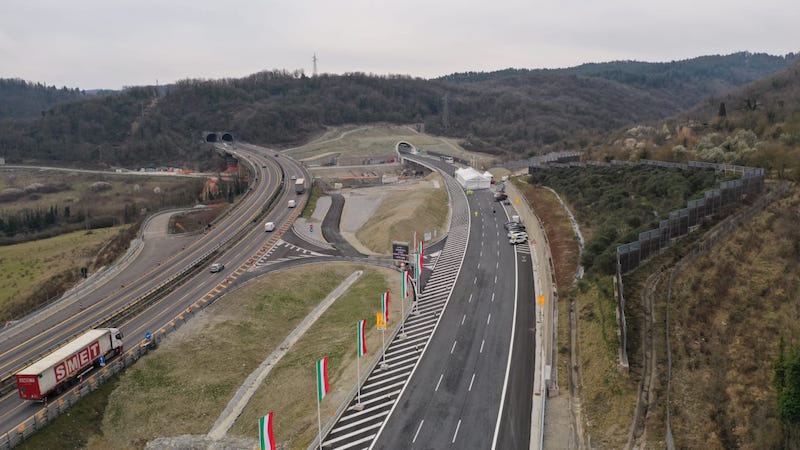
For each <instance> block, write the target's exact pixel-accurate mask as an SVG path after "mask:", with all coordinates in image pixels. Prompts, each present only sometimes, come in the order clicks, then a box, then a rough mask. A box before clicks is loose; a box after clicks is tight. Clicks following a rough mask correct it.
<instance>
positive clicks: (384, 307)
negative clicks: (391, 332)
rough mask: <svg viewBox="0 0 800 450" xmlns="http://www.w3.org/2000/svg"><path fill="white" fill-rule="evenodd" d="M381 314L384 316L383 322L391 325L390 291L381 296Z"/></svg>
mask: <svg viewBox="0 0 800 450" xmlns="http://www.w3.org/2000/svg"><path fill="white" fill-rule="evenodd" d="M381 313H382V314H383V322H384V323H385V324H388V323H389V291H386V292H384V293H383V295H382V296H381Z"/></svg>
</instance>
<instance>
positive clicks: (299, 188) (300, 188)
mask: <svg viewBox="0 0 800 450" xmlns="http://www.w3.org/2000/svg"><path fill="white" fill-rule="evenodd" d="M305 190H306V180H305V178H298V179H296V180H295V181H294V191H295V192H297V193H298V194H302V193H303V192H304V191H305Z"/></svg>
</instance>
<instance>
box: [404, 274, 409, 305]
mask: <svg viewBox="0 0 800 450" xmlns="http://www.w3.org/2000/svg"><path fill="white" fill-rule="evenodd" d="M408 289H409V285H408V271H407V270H406V271H403V298H408Z"/></svg>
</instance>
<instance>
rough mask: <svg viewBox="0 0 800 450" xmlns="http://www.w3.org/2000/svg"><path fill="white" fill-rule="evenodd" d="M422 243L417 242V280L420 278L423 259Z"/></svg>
mask: <svg viewBox="0 0 800 450" xmlns="http://www.w3.org/2000/svg"><path fill="white" fill-rule="evenodd" d="M423 247H424V246H423V244H422V241H419V253H417V278H419V277H421V276H422V258H423V257H424V253H423Z"/></svg>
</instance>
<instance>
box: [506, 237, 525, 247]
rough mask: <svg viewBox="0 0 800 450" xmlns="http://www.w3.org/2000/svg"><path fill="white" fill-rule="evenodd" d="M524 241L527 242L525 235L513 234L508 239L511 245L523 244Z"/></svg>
mask: <svg viewBox="0 0 800 450" xmlns="http://www.w3.org/2000/svg"><path fill="white" fill-rule="evenodd" d="M526 242H528V237H527V236H514V237H512V238H509V239H508V243H509V244H512V245H517V244H524V243H526Z"/></svg>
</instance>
